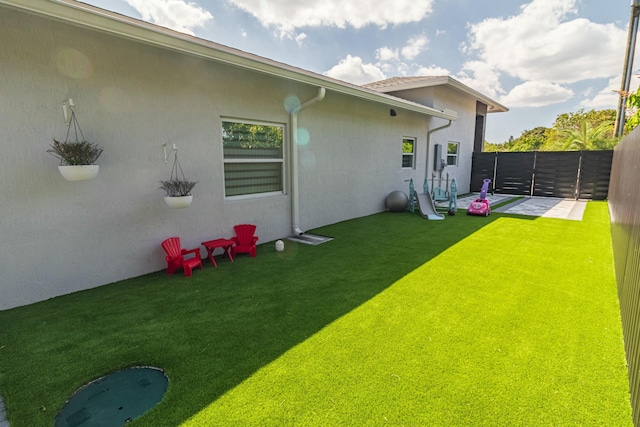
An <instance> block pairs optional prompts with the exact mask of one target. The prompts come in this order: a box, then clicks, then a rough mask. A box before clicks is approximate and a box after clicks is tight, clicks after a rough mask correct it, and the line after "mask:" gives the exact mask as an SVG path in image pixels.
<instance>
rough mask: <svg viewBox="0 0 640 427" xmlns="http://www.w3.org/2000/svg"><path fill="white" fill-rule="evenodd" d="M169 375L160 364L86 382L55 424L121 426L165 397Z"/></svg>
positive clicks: (83, 426) (61, 426)
mask: <svg viewBox="0 0 640 427" xmlns="http://www.w3.org/2000/svg"><path fill="white" fill-rule="evenodd" d="M168 382H169V380H168V378H167V377H166V376H165V374H164V373H163V372H162V371H161V370H160V369H157V368H149V367H135V368H129V369H125V370H122V371H118V372H114V373H112V374H109V375H106V376H104V377H101V378H98V379H97V380H95V381H92V382H90V383H89V384H87V385H85V386H83V387H82V388H80V389H79V390H78V391H76V392H75V393H74V395H73V396H71V398H70V399H69V401H67V403H66V404H65V406H64V407H63V408H62V410H61V411H60V413H58V415H57V416H56V425H55V427H90V426H101V427H119V426H123V425H125V424H127V423H128V422H130V421H131V420H133V419H134V418H136V417H139V416H141V415H142V414H144V413H145V412H147V411H148V410H149V409H151V408H152V407H154V406H155V405H156V404H158V403H159V402H160V401H161V400H162V396H164V393H165V392H166V391H167V385H168Z"/></svg>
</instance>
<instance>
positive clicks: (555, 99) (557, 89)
mask: <svg viewBox="0 0 640 427" xmlns="http://www.w3.org/2000/svg"><path fill="white" fill-rule="evenodd" d="M572 97H573V91H572V90H571V89H568V88H566V87H563V86H560V85H559V84H557V83H550V82H542V81H535V82H524V83H522V84H520V85H517V86H516V87H514V88H513V89H511V91H510V92H509V93H508V94H507V95H505V96H503V97H502V98H500V102H501V103H503V104H504V105H506V106H508V107H545V106H547V105H552V104H559V103H561V102H565V101H568V100H569V99H571V98H572Z"/></svg>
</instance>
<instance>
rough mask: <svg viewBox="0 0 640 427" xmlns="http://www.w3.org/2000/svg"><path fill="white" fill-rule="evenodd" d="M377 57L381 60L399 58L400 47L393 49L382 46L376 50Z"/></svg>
mask: <svg viewBox="0 0 640 427" xmlns="http://www.w3.org/2000/svg"><path fill="white" fill-rule="evenodd" d="M376 59H378V60H380V61H391V60H395V61H397V60H399V59H400V56H399V55H398V49H391V48H388V47H381V48H380V49H377V50H376Z"/></svg>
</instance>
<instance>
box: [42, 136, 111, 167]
mask: <svg viewBox="0 0 640 427" xmlns="http://www.w3.org/2000/svg"><path fill="white" fill-rule="evenodd" d="M102 151H103V150H102V148H100V147H99V146H98V145H97V144H94V143H91V142H88V141H58V140H56V139H54V140H53V144H51V148H49V149H48V150H47V153H51V154H52V155H53V156H54V157H57V158H58V159H60V164H61V165H63V166H64V165H67V166H84V165H94V164H95V163H96V161H97V160H98V157H100V155H101V154H102Z"/></svg>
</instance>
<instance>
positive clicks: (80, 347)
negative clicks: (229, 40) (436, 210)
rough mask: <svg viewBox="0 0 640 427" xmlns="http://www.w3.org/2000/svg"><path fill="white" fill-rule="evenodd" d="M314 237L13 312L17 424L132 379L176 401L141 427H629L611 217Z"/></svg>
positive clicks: (10, 343)
mask: <svg viewBox="0 0 640 427" xmlns="http://www.w3.org/2000/svg"><path fill="white" fill-rule="evenodd" d="M461 213H462V212H461ZM258 231H259V229H258ZM314 232H315V233H317V234H322V235H327V236H331V237H334V240H332V241H330V242H327V243H324V244H322V245H320V246H307V245H302V244H295V243H293V242H290V241H286V242H285V245H286V248H285V251H284V252H280V253H279V252H275V251H274V250H273V243H268V244H265V245H263V246H259V248H258V256H257V257H256V258H250V257H248V256H243V255H240V256H238V257H237V259H236V261H235V262H234V263H230V262H228V261H227V260H224V259H220V261H219V263H218V265H219V268H218V269H215V268H213V267H212V266H211V265H210V263H209V262H208V261H207V262H205V268H204V270H202V271H201V270H196V271H194V275H193V277H191V278H189V279H185V278H184V277H183V276H182V275H181V274H177V275H175V276H166V275H165V274H164V272H158V273H153V274H149V275H146V276H143V277H138V278H135V279H131V280H125V281H122V282H118V283H115V284H111V285H107V286H103V287H100V288H96V289H92V290H89V291H83V292H78V293H75V294H71V295H67V296H63V297H59V298H55V299H52V300H48V301H45V302H42V303H38V304H33V305H30V306H26V307H21V308H17V309H13V310H7V311H2V312H0V392H1V393H2V394H3V396H4V397H5V404H6V407H7V413H8V416H9V421H10V423H11V426H12V427H21V426H28V427H33V426H47V425H52V424H53V419H54V417H55V415H56V413H57V412H58V410H60V408H61V407H62V405H63V404H64V402H65V400H66V399H68V397H69V396H70V395H71V394H72V393H73V392H74V390H76V389H77V388H79V387H80V386H82V385H83V384H85V383H86V382H88V381H90V380H92V379H95V378H97V377H99V376H102V375H104V374H106V373H109V372H112V371H115V370H117V369H119V368H123V367H129V366H136V365H150V366H157V367H160V368H162V369H164V370H165V371H166V373H167V375H168V377H169V389H168V391H167V394H166V395H165V398H164V400H163V401H162V402H161V403H160V404H159V405H158V406H156V407H155V408H154V409H152V410H151V411H150V412H149V413H147V414H146V415H145V416H144V417H141V418H139V419H137V420H135V421H134V422H133V423H131V424H130V425H132V426H153V427H158V426H180V425H183V426H214V425H219V426H231V425H232V426H254V425H255V426H258V425H259V426H283V425H295V426H344V425H348V426H355V425H393V426H401V425H406V426H426V425H429V426H463V425H472V426H477V425H487V426H507V425H509V426H516V425H517V426H570V425H571V426H573V425H576V426H632V425H633V424H632V421H631V408H630V405H629V397H628V381H627V372H626V365H625V359H624V350H623V344H622V332H621V325H620V315H619V307H618V302H617V295H616V285H615V279H614V274H613V260H612V251H611V242H610V233H609V222H608V214H607V205H606V203H604V202H590V203H589V204H588V206H587V210H586V213H585V218H584V220H583V221H566V220H558V219H544V218H537V219H534V218H532V217H524V216H509V215H504V214H495V213H494V214H492V215H491V216H490V217H489V218H484V217H468V216H466V215H460V214H459V215H457V216H454V217H447V218H446V220H445V221H426V220H424V219H422V218H421V217H420V216H419V215H418V214H411V213H408V212H407V213H400V214H394V213H382V214H377V215H372V216H369V217H365V218H360V219H357V220H352V221H346V222H343V223H339V224H335V225H331V226H328V227H323V228H321V229H318V230H315V231H314ZM258 234H259V233H258Z"/></svg>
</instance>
